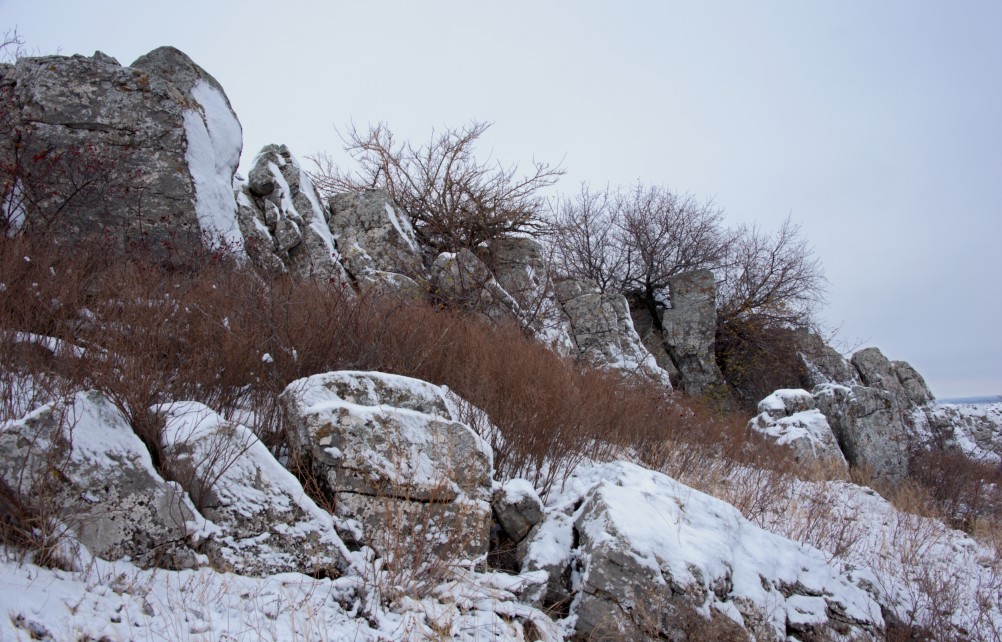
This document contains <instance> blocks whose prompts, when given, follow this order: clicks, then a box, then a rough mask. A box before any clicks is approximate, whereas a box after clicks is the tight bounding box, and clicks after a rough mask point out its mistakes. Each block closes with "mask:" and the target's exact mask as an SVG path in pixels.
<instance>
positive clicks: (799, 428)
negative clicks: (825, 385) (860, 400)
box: [748, 390, 848, 471]
mask: <svg viewBox="0 0 1002 642" xmlns="http://www.w3.org/2000/svg"><path fill="white" fill-rule="evenodd" d="M758 411H759V414H758V416H756V417H754V418H753V419H752V420H751V421H749V422H748V427H749V428H751V429H752V430H754V431H755V432H757V433H759V434H761V435H764V436H766V437H768V438H769V439H770V440H772V441H773V442H775V443H776V444H777V445H780V446H786V447H787V448H789V449H790V451H791V452H792V454H793V460H794V461H795V462H796V463H798V464H809V463H811V462H815V461H818V462H822V463H824V464H825V465H828V466H831V467H833V468H835V469H840V470H843V471H845V470H847V469H848V464H847V463H846V460H845V457H844V456H843V455H842V451H841V449H840V448H839V445H838V441H837V440H836V439H835V434H834V433H833V432H832V429H831V426H830V425H829V424H828V420H827V419H826V418H825V416H824V415H823V414H821V412H820V411H819V410H818V409H817V405H816V402H815V401H814V397H813V396H812V395H811V393H809V392H807V391H806V390H777V391H776V392H774V393H772V394H771V395H769V396H768V397H766V398H765V399H763V400H762V401H761V402H759V404H758Z"/></svg>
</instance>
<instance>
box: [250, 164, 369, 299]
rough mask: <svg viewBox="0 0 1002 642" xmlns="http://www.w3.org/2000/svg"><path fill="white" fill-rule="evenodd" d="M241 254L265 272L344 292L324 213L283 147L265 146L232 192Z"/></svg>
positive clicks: (345, 281) (341, 269)
mask: <svg viewBox="0 0 1002 642" xmlns="http://www.w3.org/2000/svg"><path fill="white" fill-rule="evenodd" d="M237 202H238V204H239V207H240V209H239V213H240V214H239V221H240V229H241V231H242V232H243V235H244V237H245V238H246V239H247V243H246V244H247V253H248V255H249V256H250V258H251V260H252V261H253V262H254V264H255V265H256V266H257V267H258V268H259V269H261V270H262V271H264V273H265V274H271V275H275V274H282V273H285V272H288V273H291V274H292V275H293V276H294V277H296V278H297V279H300V280H307V279H312V280H317V281H321V282H330V283H333V284H334V285H335V286H336V287H340V288H343V289H345V290H346V291H350V286H349V279H348V274H347V273H346V272H345V270H344V267H342V265H341V263H340V261H339V259H340V254H339V253H338V250H337V245H336V243H335V240H334V236H333V235H332V234H331V231H330V227H329V226H328V218H329V214H328V212H327V210H326V209H325V208H323V207H321V205H320V198H319V196H318V195H317V191H316V189H315V188H314V187H313V182H312V181H311V180H310V177H309V175H307V173H306V172H304V171H303V169H302V167H301V166H300V165H299V161H298V160H297V159H296V157H295V156H294V155H293V154H292V152H290V151H289V148H288V147H286V146H285V145H267V146H265V147H264V148H263V149H262V150H261V151H260V153H258V155H257V156H256V157H255V158H254V165H253V167H252V168H251V170H250V172H249V174H248V181H247V183H246V184H245V185H241V186H240V187H239V190H238V192H237Z"/></svg>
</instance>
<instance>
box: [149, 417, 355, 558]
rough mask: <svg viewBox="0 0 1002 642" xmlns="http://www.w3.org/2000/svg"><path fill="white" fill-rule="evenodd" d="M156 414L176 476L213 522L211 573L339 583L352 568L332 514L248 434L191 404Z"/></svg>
mask: <svg viewBox="0 0 1002 642" xmlns="http://www.w3.org/2000/svg"><path fill="white" fill-rule="evenodd" d="M157 411H158V412H160V413H162V414H163V415H164V416H165V419H166V425H165V428H164V442H165V444H166V446H165V448H164V453H165V455H166V458H167V459H168V461H169V464H168V466H169V468H170V471H171V473H172V476H173V477H174V479H176V480H177V481H178V482H179V483H180V484H181V486H182V487H183V488H184V490H185V491H186V492H187V493H188V496H189V497H191V498H192V500H193V501H194V502H195V503H196V504H197V506H198V507H199V508H200V509H201V512H202V514H203V515H204V516H205V517H206V518H208V519H209V520H210V521H211V522H212V524H213V529H212V536H211V538H209V539H208V540H207V541H206V542H205V544H204V545H203V546H202V549H203V550H204V552H205V553H206V555H207V556H208V557H209V560H210V562H211V563H212V566H213V568H215V569H217V570H221V571H227V572H232V573H239V574H240V575H274V574H275V573H306V574H309V575H314V576H323V577H336V576H337V575H338V574H339V573H340V572H341V571H343V570H344V569H345V568H346V567H347V565H348V553H347V549H346V548H345V546H344V543H343V542H342V541H341V539H340V538H339V537H338V534H337V532H336V531H335V528H334V522H333V520H332V519H331V516H330V514H329V513H327V512H326V511H324V510H321V509H320V508H319V507H318V506H317V505H316V503H314V501H313V500H312V499H311V498H310V497H309V496H308V495H307V494H306V492H305V491H304V490H303V486H302V484H300V483H299V481H298V480H297V479H296V478H295V477H294V476H293V475H292V473H290V472H289V471H288V470H286V469H285V468H284V467H282V466H281V465H280V464H279V463H278V462H277V461H276V460H275V458H274V457H273V456H272V455H271V453H270V452H268V449H267V448H265V446H264V444H262V443H261V441H260V440H259V439H258V438H257V437H256V436H255V435H254V433H252V432H251V431H250V430H249V429H248V428H246V427H245V426H242V425H240V424H238V423H235V422H231V421H226V420H225V419H223V418H222V417H220V416H219V415H217V414H216V413H215V412H213V411H212V410H211V409H209V408H207V407H206V406H204V405H202V404H200V403H195V402H192V401H189V402H178V403H173V404H167V405H165V406H162V407H160V408H158V409H157Z"/></svg>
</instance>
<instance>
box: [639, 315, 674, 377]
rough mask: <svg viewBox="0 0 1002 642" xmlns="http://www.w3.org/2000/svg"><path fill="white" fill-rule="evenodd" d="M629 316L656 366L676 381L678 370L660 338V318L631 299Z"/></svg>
mask: <svg viewBox="0 0 1002 642" xmlns="http://www.w3.org/2000/svg"><path fill="white" fill-rule="evenodd" d="M630 316H631V317H632V318H633V327H634V328H635V329H636V331H637V335H638V336H639V337H640V342H641V343H642V344H644V347H645V348H647V350H648V352H650V353H651V355H652V356H653V357H654V361H655V362H656V363H657V364H658V367H660V368H661V369H662V370H664V371H665V372H667V373H668V376H669V377H670V378H671V380H672V381H675V382H677V381H678V380H679V376H680V375H679V372H678V370H677V369H676V368H675V363H674V362H673V361H672V360H671V355H669V354H668V350H667V349H666V348H665V342H664V339H662V338H661V319H660V318H658V319H655V318H654V317H652V316H651V313H650V311H649V310H648V309H647V307H646V306H643V305H634V304H633V302H632V301H631V302H630Z"/></svg>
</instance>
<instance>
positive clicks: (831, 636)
mask: <svg viewBox="0 0 1002 642" xmlns="http://www.w3.org/2000/svg"><path fill="white" fill-rule="evenodd" d="M547 504H548V507H549V512H548V515H547V518H546V519H545V520H544V521H543V522H542V523H541V524H540V525H539V526H537V527H536V534H534V535H533V536H530V537H531V538H532V544H531V545H530V546H529V552H528V555H527V556H526V561H527V563H528V562H530V561H531V560H535V559H541V560H543V559H545V560H548V561H549V562H551V563H552V562H554V561H557V560H560V559H565V560H567V564H568V565H572V569H573V572H568V573H561V572H559V571H555V574H556V575H558V576H559V577H563V578H564V579H565V581H566V582H567V584H566V590H567V591H568V593H569V594H570V595H571V596H573V599H572V601H571V602H570V607H569V609H570V612H569V615H570V616H571V617H570V618H568V620H567V621H569V622H573V626H574V627H575V632H576V634H577V635H578V636H579V637H580V638H581V639H616V640H661V639H667V640H685V639H746V638H748V637H751V638H753V639H756V640H776V641H779V640H787V639H791V637H792V638H795V639H799V640H842V639H846V640H848V639H853V640H879V639H883V633H884V623H883V618H882V616H881V609H880V606H879V605H878V604H877V603H876V602H875V601H874V599H873V598H872V597H871V596H870V595H869V594H868V593H867V592H866V591H865V590H864V589H863V588H860V587H859V586H857V585H855V584H854V582H853V579H852V577H851V576H850V575H849V574H848V573H846V572H845V571H843V570H841V569H839V568H837V567H834V566H831V565H829V564H828V563H827V561H826V559H825V558H824V556H823V554H821V553H820V552H819V551H817V550H815V549H812V548H808V547H805V546H802V545H800V544H797V543H795V542H792V541H790V540H787V539H784V538H782V537H780V536H778V535H774V534H772V533H769V532H767V531H765V530H763V529H761V528H759V527H757V526H755V525H754V524H752V523H751V522H749V521H748V520H746V519H745V518H744V517H743V516H742V515H741V514H740V513H739V512H738V510H737V509H735V508H734V507H733V506H730V505H729V504H726V503H724V502H722V501H720V500H718V499H715V498H713V497H710V496H708V495H704V494H703V493H700V492H698V491H695V490H693V489H691V488H688V487H686V486H683V485H682V484H679V483H678V482H676V481H674V480H673V479H671V478H669V477H667V476H665V475H663V474H661V473H657V472H653V471H650V470H646V469H644V468H641V467H639V466H635V465H633V464H629V463H625V462H615V463H611V464H602V465H583V466H581V467H579V469H578V470H576V471H575V473H574V475H573V476H572V477H571V478H570V479H569V480H568V481H567V482H566V484H565V485H564V487H563V489H562V490H561V492H559V493H553V494H552V495H551V497H550V498H548V500H547ZM568 514H569V515H570V519H568ZM551 520H554V521H556V523H557V524H559V525H560V526H559V527H558V528H556V529H553V530H552V531H550V532H551V533H552V535H553V537H551V538H549V539H548V538H547V537H542V536H539V535H538V534H542V533H547V532H548V531H547V526H548V523H549V522H550V521H551ZM568 523H570V524H572V525H571V526H570V528H569V529H568V528H567V526H568ZM570 530H572V531H573V532H572V533H570V532H568V533H567V535H570V536H561V535H560V534H561V533H562V532H564V531H570ZM561 548H565V549H569V548H572V549H573V550H564V551H563V553H561V552H560V549H561Z"/></svg>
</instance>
